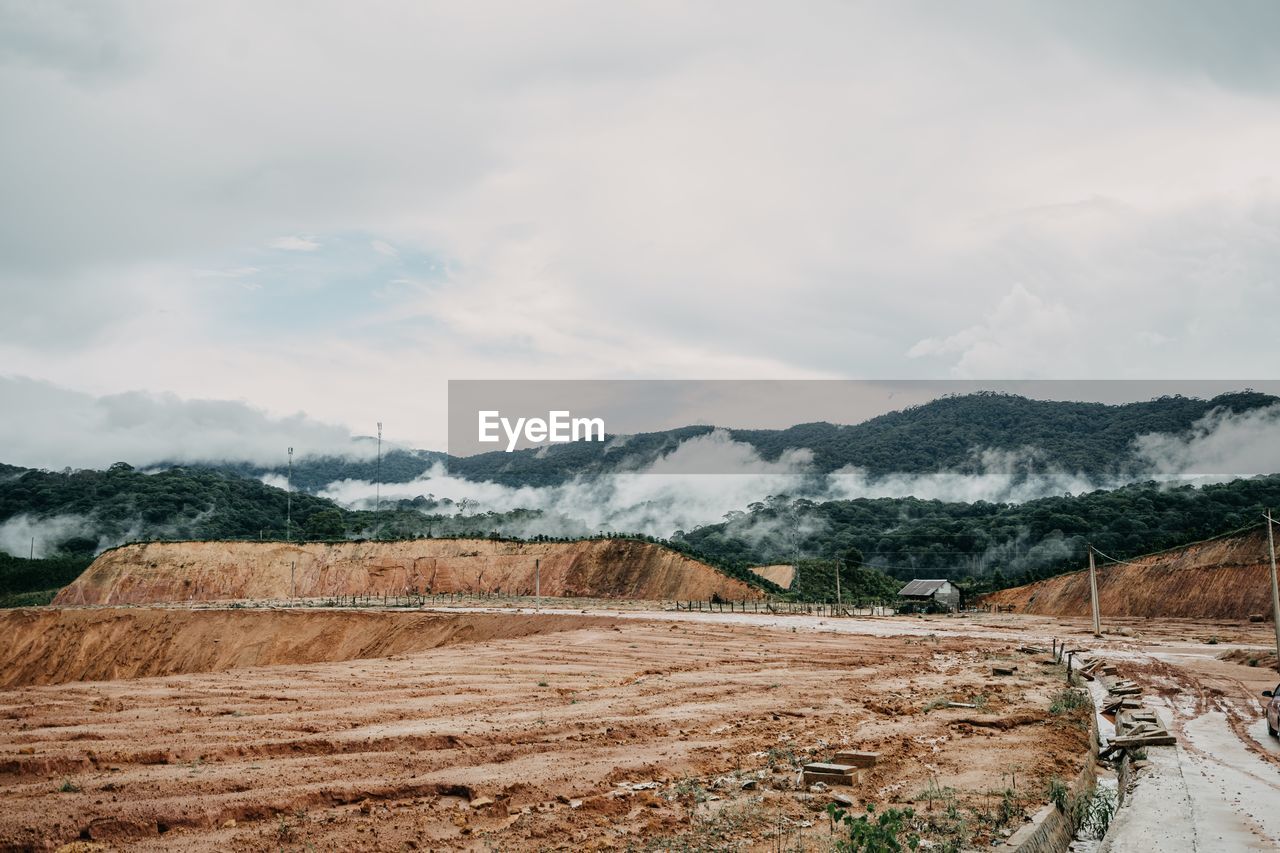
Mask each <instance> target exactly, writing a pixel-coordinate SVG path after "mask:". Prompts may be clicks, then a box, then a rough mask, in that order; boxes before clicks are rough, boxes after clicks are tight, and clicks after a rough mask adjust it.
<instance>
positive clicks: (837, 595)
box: [836, 557, 844, 607]
mask: <svg viewBox="0 0 1280 853" xmlns="http://www.w3.org/2000/svg"><path fill="white" fill-rule="evenodd" d="M843 606H844V605H843V604H842V602H841V601H840V558H839V557H836V607H843Z"/></svg>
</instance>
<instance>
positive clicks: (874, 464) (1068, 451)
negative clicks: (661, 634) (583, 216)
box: [225, 391, 1280, 492]
mask: <svg viewBox="0 0 1280 853" xmlns="http://www.w3.org/2000/svg"><path fill="white" fill-rule="evenodd" d="M1277 403H1280V398H1277V397H1274V396H1272V395H1269V394H1262V393H1258V392H1253V391H1241V392H1237V393H1232V394H1223V395H1220V396H1218V397H1214V398H1213V399H1211V400H1202V399H1198V398H1193V397H1180V396H1173V397H1160V398H1158V399H1155V400H1149V401H1145V402H1137V403H1126V404H1123V405H1107V404H1104V403H1075V402H1055V401H1044V400H1030V399H1027V398H1025V397H1019V396H1015V395H1011V394H996V393H979V394H967V395H962V396H954V397H942V398H939V399H937V400H933V401H931V402H928V403H925V404H923V405H920V406H913V407H911V408H907V409H903V410H901V411H897V412H891V413H889V414H885V415H881V416H879V417H876V418H872V419H870V420H868V421H864V422H862V423H859V424H852V425H837V424H830V423H811V424H799V425H797V426H793V427H790V428H788V429H781V430H742V429H728V430H726V431H727V432H728V434H729V435H730V436H731V437H732V438H733V439H734V440H735V441H741V442H745V443H747V444H750V445H751V446H752V447H754V448H755V450H756V452H757V453H759V454H760V456H761V457H762V458H764V459H765V460H768V461H774V460H777V459H778V457H779V456H780V455H781V454H782V453H783V452H784V451H786V450H791V449H797V448H807V449H809V450H811V451H812V452H813V464H814V469H815V472H816V473H830V472H832V471H837V470H839V469H841V468H844V467H846V466H856V467H858V468H862V469H864V470H865V471H866V472H867V473H868V474H869V475H870V476H873V477H878V476H884V475H888V474H903V473H905V474H918V473H931V472H937V471H952V472H956V473H972V472H976V471H978V470H980V468H981V466H982V464H983V462H982V459H981V458H980V457H979V456H977V455H975V451H982V450H1006V451H1021V450H1023V449H1025V448H1034V449H1035V450H1036V451H1037V453H1036V455H1035V456H1034V458H1028V459H1025V460H1023V462H1024V464H1023V467H1022V473H1023V474H1025V475H1027V476H1031V475H1034V474H1035V473H1036V472H1037V471H1041V470H1050V469H1057V470H1063V471H1068V472H1071V473H1078V474H1081V475H1084V476H1086V477H1089V478H1091V479H1093V480H1095V481H1099V482H1101V481H1104V480H1106V481H1111V480H1116V479H1123V478H1125V477H1127V476H1129V475H1132V474H1135V473H1137V474H1140V473H1141V472H1140V471H1135V459H1134V457H1133V452H1132V451H1133V440H1134V439H1135V438H1136V437H1138V436H1140V435H1144V434H1146V433H1168V434H1173V435H1180V434H1184V433H1186V432H1187V431H1188V430H1189V429H1190V428H1191V427H1192V425H1193V424H1194V423H1195V422H1196V421H1198V420H1199V419H1201V418H1203V417H1204V416H1205V415H1206V414H1208V413H1209V412H1211V411H1213V410H1215V409H1223V410H1229V411H1234V412H1237V413H1239V412H1246V411H1250V410H1253V409H1259V408H1264V407H1267V406H1272V405H1275V404H1277ZM712 430H713V427H710V426H688V427H681V428H679V429H672V430H666V431H663V432H653V433H643V434H640V435H634V436H628V437H627V438H626V440H625V441H617V442H605V443H600V442H579V443H575V444H561V445H552V446H550V447H546V448H542V449H540V450H539V449H527V450H519V451H516V452H514V453H504V452H501V451H494V452H491V453H482V454H478V455H475V456H468V457H461V458H460V457H450V456H447V455H446V454H443V453H437V452H434V451H425V450H399V449H397V450H390V451H387V452H386V453H385V454H384V455H383V458H382V466H381V480H382V482H384V483H405V482H409V481H411V480H414V479H416V478H418V477H421V476H422V475H423V474H424V473H426V472H427V471H428V470H429V469H430V468H431V467H432V466H433V465H436V464H439V463H447V465H448V470H449V473H450V474H452V475H454V476H458V477H464V478H466V479H469V480H475V481H491V482H495V483H501V484H502V485H506V486H547V485H555V484H558V483H563V482H565V481H568V480H571V479H573V478H575V477H592V476H598V475H601V474H605V473H612V472H617V471H628V470H636V469H639V468H643V467H644V466H646V465H649V464H651V463H653V462H654V461H655V460H657V459H658V458H660V457H661V456H662V455H663V454H666V453H669V452H671V451H672V450H674V449H676V448H677V447H678V446H679V445H680V443H681V442H683V441H685V440H687V439H690V438H694V437H696V436H700V435H706V434H707V433H710V432H711V431H712ZM367 450H368V448H367V447H365V448H362V449H361V457H362V458H360V459H358V460H347V459H343V458H340V457H323V458H301V459H296V460H295V461H294V466H293V484H294V487H295V488H298V489H302V490H304V491H309V492H316V491H319V490H321V489H323V488H324V487H325V485H327V484H328V483H330V482H333V481H335V480H344V479H356V480H369V481H372V480H374V479H375V476H376V471H377V466H376V463H375V461H374V460H373V459H372V458H364V454H365V453H366V452H367ZM225 467H226V469H227V470H233V471H235V472H236V473H240V474H247V475H252V476H262V475H264V474H276V475H279V476H283V475H284V474H285V466H284V465H280V466H277V467H275V468H262V467H255V466H249V465H232V466H225Z"/></svg>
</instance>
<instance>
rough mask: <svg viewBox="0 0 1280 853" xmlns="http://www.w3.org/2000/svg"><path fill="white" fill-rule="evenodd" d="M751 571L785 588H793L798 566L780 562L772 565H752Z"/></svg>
mask: <svg viewBox="0 0 1280 853" xmlns="http://www.w3.org/2000/svg"><path fill="white" fill-rule="evenodd" d="M751 571H752V572H753V573H755V574H757V575H759V576H760V577H762V578H764V579H765V580H767V581H772V582H773V583H776V584H777V585H778V586H780V587H782V588H783V589H791V584H792V583H793V582H794V581H795V579H796V567H795V566H793V565H791V564H790V563H778V564H775V565H772V566H752V567H751Z"/></svg>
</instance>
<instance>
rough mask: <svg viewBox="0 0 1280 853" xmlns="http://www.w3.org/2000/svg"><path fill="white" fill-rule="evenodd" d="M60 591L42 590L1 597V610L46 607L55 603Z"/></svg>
mask: <svg viewBox="0 0 1280 853" xmlns="http://www.w3.org/2000/svg"><path fill="white" fill-rule="evenodd" d="M59 589H60V588H59ZM58 591H59V590H58V589H41V590H36V591H35V592H13V593H9V594H8V595H0V608H5V607H44V606H45V605H46V604H49V603H50V602H52V601H53V597H54V596H55V595H57V594H58Z"/></svg>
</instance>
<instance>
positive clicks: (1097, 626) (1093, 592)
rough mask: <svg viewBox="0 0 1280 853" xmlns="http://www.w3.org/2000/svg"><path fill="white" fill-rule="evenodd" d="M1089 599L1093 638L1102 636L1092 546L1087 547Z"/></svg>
mask: <svg viewBox="0 0 1280 853" xmlns="http://www.w3.org/2000/svg"><path fill="white" fill-rule="evenodd" d="M1089 598H1090V600H1091V601H1092V603H1093V636H1095V637H1101V636H1102V621H1101V619H1100V618H1099V616H1098V568H1097V566H1095V565H1094V563H1093V545H1092V544H1090V545H1089Z"/></svg>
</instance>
